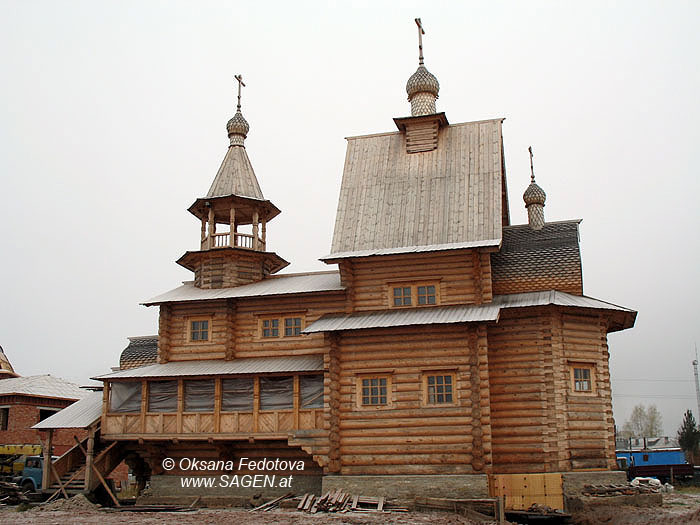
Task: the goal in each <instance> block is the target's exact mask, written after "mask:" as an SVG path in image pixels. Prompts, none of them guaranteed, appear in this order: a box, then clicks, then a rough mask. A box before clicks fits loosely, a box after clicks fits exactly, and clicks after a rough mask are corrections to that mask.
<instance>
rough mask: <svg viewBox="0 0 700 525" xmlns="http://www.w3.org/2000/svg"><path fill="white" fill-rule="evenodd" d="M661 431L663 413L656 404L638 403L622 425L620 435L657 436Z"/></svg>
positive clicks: (628, 436) (627, 436)
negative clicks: (645, 404)
mask: <svg viewBox="0 0 700 525" xmlns="http://www.w3.org/2000/svg"><path fill="white" fill-rule="evenodd" d="M661 432H662V430H661V413H660V412H659V409H658V408H656V405H650V406H649V407H645V406H644V405H637V406H636V407H634V409H632V414H631V415H630V418H629V419H628V420H627V421H625V424H624V425H623V426H622V432H621V433H620V435H621V436H622V437H624V438H643V437H657V436H660V435H661Z"/></svg>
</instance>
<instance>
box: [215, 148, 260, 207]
mask: <svg viewBox="0 0 700 525" xmlns="http://www.w3.org/2000/svg"><path fill="white" fill-rule="evenodd" d="M228 195H238V196H239V197H249V198H252V199H259V200H264V199H265V197H263V193H262V190H261V189H260V185H259V184H258V179H257V178H256V176H255V172H254V171H253V165H252V164H251V163H250V159H249V158H248V154H247V153H246V151H245V147H243V146H230V147H229V148H228V151H227V152H226V156H225V157H224V160H223V162H222V163H221V167H220V168H219V171H218V172H217V173H216V177H214V182H212V184H211V187H210V188H209V191H208V192H207V197H209V198H211V197H224V196H228Z"/></svg>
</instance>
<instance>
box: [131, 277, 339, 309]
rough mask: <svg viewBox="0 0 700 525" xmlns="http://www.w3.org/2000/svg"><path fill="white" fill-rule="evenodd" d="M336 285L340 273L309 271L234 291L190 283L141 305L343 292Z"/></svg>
mask: <svg viewBox="0 0 700 525" xmlns="http://www.w3.org/2000/svg"><path fill="white" fill-rule="evenodd" d="M344 289H345V288H343V286H342V285H341V284H340V274H339V273H338V272H337V271H332V272H313V273H299V274H287V275H275V276H270V277H267V278H265V279H263V280H262V281H258V282H256V283H251V284H245V285H243V286H236V287H235V288H212V289H203V288H197V287H196V286H195V285H194V284H193V283H192V282H186V283H184V284H183V285H182V286H179V287H177V288H175V289H174V290H170V291H169V292H165V293H164V294H161V295H157V296H156V297H153V298H151V299H149V300H148V301H145V302H143V303H142V304H144V305H146V306H151V305H154V304H162V303H170V302H174V301H206V300H212V299H232V298H236V297H256V296H261V295H284V294H294V293H311V292H329V291H340V290H344Z"/></svg>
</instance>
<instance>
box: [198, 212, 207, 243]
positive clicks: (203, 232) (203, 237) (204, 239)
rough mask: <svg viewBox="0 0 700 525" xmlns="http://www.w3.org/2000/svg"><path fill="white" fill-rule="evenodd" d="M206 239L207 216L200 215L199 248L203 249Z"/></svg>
mask: <svg viewBox="0 0 700 525" xmlns="http://www.w3.org/2000/svg"><path fill="white" fill-rule="evenodd" d="M206 240H207V218H206V217H204V216H202V233H201V235H200V239H199V249H200V250H202V249H204V241H206Z"/></svg>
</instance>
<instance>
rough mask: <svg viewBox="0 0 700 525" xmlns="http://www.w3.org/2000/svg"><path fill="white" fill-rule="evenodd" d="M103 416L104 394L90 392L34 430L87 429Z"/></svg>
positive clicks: (36, 426) (40, 423)
mask: <svg viewBox="0 0 700 525" xmlns="http://www.w3.org/2000/svg"><path fill="white" fill-rule="evenodd" d="M101 416H102V392H90V393H89V394H88V396H87V397H84V398H83V399H81V400H79V401H76V402H75V403H73V404H72V405H69V406H67V407H66V408H64V409H63V410H61V411H59V412H56V413H55V414H54V415H53V416H50V417H47V418H46V419H44V420H43V421H40V422H39V423H37V424H36V425H34V426H33V427H32V428H34V429H38V430H46V429H50V428H87V427H89V426H91V425H92V424H94V423H96V422H97V421H99V419H100V417H101Z"/></svg>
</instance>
